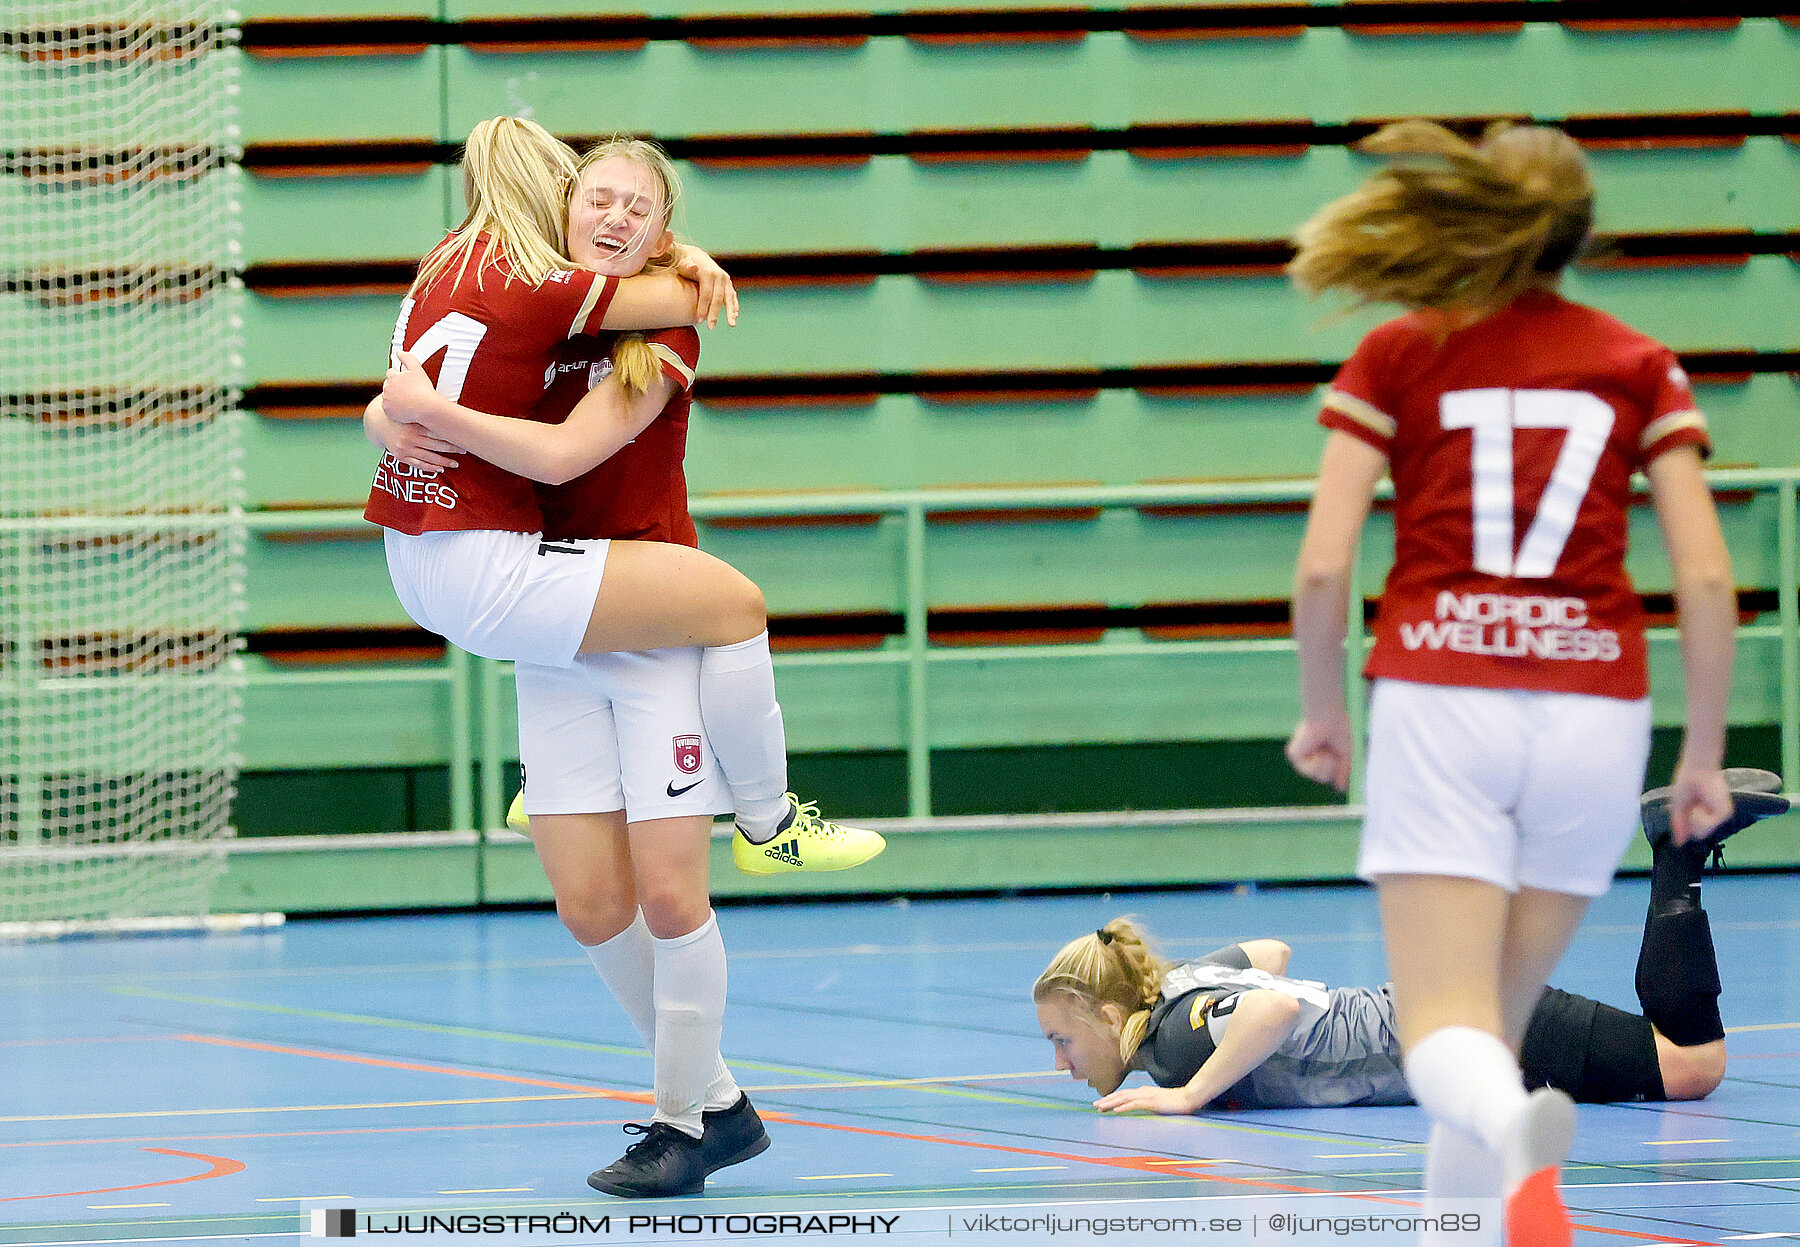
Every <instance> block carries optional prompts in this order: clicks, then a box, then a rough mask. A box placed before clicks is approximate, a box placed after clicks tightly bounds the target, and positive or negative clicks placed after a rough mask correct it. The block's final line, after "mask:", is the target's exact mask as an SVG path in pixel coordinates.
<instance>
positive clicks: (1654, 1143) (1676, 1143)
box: [1644, 1139, 1731, 1147]
mask: <svg viewBox="0 0 1800 1247" xmlns="http://www.w3.org/2000/svg"><path fill="white" fill-rule="evenodd" d="M1729 1142H1731V1140H1730V1139H1645V1140H1644V1146H1645V1147H1685V1146H1686V1145H1687V1144H1689V1143H1729Z"/></svg>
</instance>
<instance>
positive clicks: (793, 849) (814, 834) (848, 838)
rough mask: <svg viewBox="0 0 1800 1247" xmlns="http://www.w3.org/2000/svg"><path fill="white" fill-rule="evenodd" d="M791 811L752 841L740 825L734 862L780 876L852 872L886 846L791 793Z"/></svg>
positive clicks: (871, 834) (754, 872)
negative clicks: (769, 832)
mask: <svg viewBox="0 0 1800 1247" xmlns="http://www.w3.org/2000/svg"><path fill="white" fill-rule="evenodd" d="M786 800H787V806H788V809H787V815H786V817H784V818H783V819H782V820H781V821H780V822H779V823H778V824H776V826H775V828H774V831H773V834H772V835H770V836H769V837H768V838H767V839H766V840H764V841H763V842H761V843H756V842H753V841H752V840H751V839H750V837H749V836H747V835H745V834H744V829H743V828H742V827H739V828H738V829H737V834H736V835H734V836H732V838H731V860H732V862H733V864H735V865H736V866H737V868H738V869H739V870H741V871H743V872H744V873H745V874H747V875H777V874H781V873H782V872H784V871H790V870H848V869H849V868H850V867H852V866H860V865H861V864H862V863H864V862H866V861H868V860H869V859H870V858H871V857H874V856H875V855H876V854H877V853H880V852H881V851H882V850H883V849H884V848H886V847H887V841H886V840H883V839H882V838H881V837H880V836H879V835H877V834H876V833H875V832H872V831H869V830H867V829H866V828H862V827H845V826H842V825H841V824H838V823H834V822H832V821H830V820H829V819H825V818H820V817H819V807H818V806H816V805H814V804H813V803H812V802H811V801H802V800H800V798H799V797H796V796H795V795H794V794H793V793H791V792H790V793H788V794H787V797H786Z"/></svg>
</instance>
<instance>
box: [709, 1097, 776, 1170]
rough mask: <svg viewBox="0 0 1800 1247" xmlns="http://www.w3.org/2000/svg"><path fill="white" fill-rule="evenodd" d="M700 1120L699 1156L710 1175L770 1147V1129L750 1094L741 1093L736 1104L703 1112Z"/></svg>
mask: <svg viewBox="0 0 1800 1247" xmlns="http://www.w3.org/2000/svg"><path fill="white" fill-rule="evenodd" d="M700 1122H701V1125H702V1126H703V1127H704V1130H705V1133H703V1134H702V1135H701V1136H700V1158H701V1161H702V1163H703V1164H704V1165H705V1167H706V1168H705V1172H707V1173H709V1174H710V1173H714V1172H716V1171H717V1170H720V1169H723V1168H724V1167H725V1166H726V1165H735V1164H737V1163H739V1162H740V1161H746V1160H749V1159H750V1158H751V1157H752V1156H759V1155H761V1154H762V1153H764V1152H766V1151H768V1150H769V1132H768V1131H767V1130H764V1129H763V1124H762V1118H760V1117H758V1116H757V1115H756V1110H755V1109H754V1108H753V1107H751V1104H750V1097H749V1096H747V1095H744V1094H743V1093H741V1092H740V1093H739V1094H738V1098H737V1103H736V1104H733V1105H732V1106H731V1107H730V1108H716V1109H712V1110H710V1111H708V1112H705V1113H702V1114H700Z"/></svg>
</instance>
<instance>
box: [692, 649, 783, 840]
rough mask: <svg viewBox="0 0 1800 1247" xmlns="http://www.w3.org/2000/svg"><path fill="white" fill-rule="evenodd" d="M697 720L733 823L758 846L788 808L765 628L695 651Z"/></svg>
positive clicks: (778, 715) (778, 711) (778, 709)
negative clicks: (728, 797)
mask: <svg viewBox="0 0 1800 1247" xmlns="http://www.w3.org/2000/svg"><path fill="white" fill-rule="evenodd" d="M700 721H701V723H702V724H704V725H705V727H706V739H707V742H708V743H709V744H711V745H712V751H713V756H714V757H716V758H718V760H719V769H720V770H721V771H723V772H724V773H725V782H726V784H727V785H729V786H730V788H731V801H732V805H733V806H734V807H735V809H736V811H737V824H738V826H739V827H741V828H743V830H744V834H745V835H746V836H747V837H748V838H749V839H750V840H751V841H752V842H754V843H757V844H761V843H762V842H763V841H765V840H768V839H769V838H770V837H771V836H773V835H774V834H775V825H776V824H777V823H779V822H780V821H781V819H782V816H783V815H785V814H786V813H787V808H788V807H787V800H786V798H785V795H784V794H785V793H786V792H787V788H788V782H787V732H786V731H785V729H784V728H783V727H782V723H781V706H780V704H779V703H778V702H777V701H776V700H775V663H774V660H773V659H772V658H771V657H770V656H769V634H768V633H767V632H762V633H759V634H758V635H756V636H753V637H751V638H750V639H749V640H748V641H739V642H737V643H736V644H735V645H713V646H708V647H707V648H705V649H703V650H701V651H700Z"/></svg>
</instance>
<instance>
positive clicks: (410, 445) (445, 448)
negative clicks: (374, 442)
mask: <svg viewBox="0 0 1800 1247" xmlns="http://www.w3.org/2000/svg"><path fill="white" fill-rule="evenodd" d="M388 428H389V429H390V430H391V432H390V433H389V435H388V436H386V437H384V438H382V444H383V445H384V446H385V447H386V448H387V452H388V454H390V455H392V456H394V458H396V459H398V460H399V461H400V462H401V463H410V464H411V465H412V466H413V467H415V468H438V469H443V468H453V467H455V466H456V465H457V464H458V462H460V461H459V460H456V459H452V458H451V457H450V456H452V455H461V454H466V453H468V452H467V451H465V450H463V448H462V447H461V446H458V445H456V443H454V442H446V441H445V440H444V439H443V438H441V437H433V436H432V435H431V433H430V431H429V430H427V429H426V428H425V426H424V425H422V424H390V425H389V426H388Z"/></svg>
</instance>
